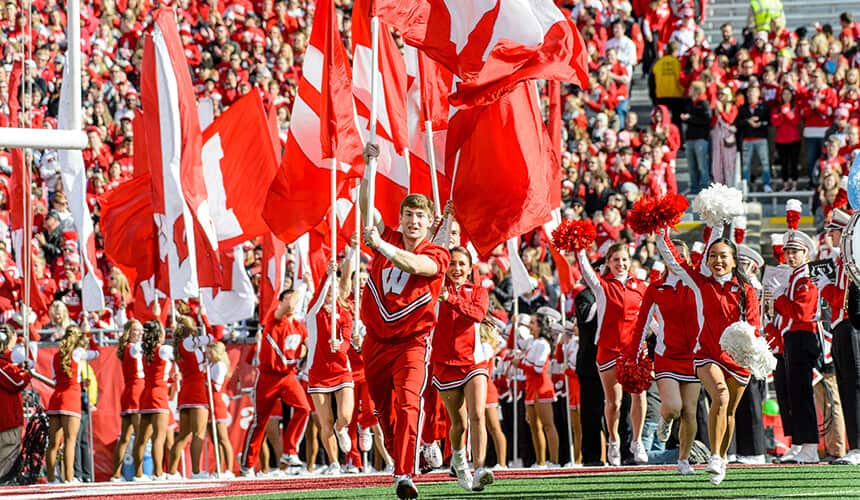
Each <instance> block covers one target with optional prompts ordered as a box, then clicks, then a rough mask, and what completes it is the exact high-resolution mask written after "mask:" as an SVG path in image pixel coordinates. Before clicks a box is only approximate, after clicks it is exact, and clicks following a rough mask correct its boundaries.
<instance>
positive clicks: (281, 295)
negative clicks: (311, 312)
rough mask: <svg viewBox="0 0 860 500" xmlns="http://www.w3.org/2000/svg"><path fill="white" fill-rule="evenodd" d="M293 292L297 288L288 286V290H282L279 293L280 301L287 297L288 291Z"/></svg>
mask: <svg viewBox="0 0 860 500" xmlns="http://www.w3.org/2000/svg"><path fill="white" fill-rule="evenodd" d="M293 292H295V290H294V289H292V288H287V289H286V290H284V291H283V292H281V293H280V294H278V302H280V301H282V300H284V297H286V296H287V294H288V293H293Z"/></svg>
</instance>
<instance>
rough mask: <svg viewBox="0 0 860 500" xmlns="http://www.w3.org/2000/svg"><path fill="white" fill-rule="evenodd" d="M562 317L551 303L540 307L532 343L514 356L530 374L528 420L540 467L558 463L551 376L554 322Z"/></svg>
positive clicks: (533, 321) (532, 323)
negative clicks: (551, 306) (548, 462)
mask: <svg viewBox="0 0 860 500" xmlns="http://www.w3.org/2000/svg"><path fill="white" fill-rule="evenodd" d="M549 311H551V312H553V313H555V316H556V317H555V318H551V317H550V316H548V315H547V313H548V312H549ZM560 319H561V315H559V314H558V312H557V311H554V310H553V309H550V308H548V307H542V308H541V309H539V310H538V313H537V314H536V315H535V316H533V317H532V319H531V321H530V322H529V325H528V328H529V331H530V333H531V335H532V338H531V339H530V341H529V344H528V346H527V347H526V348H525V350H524V351H523V353H522V355H521V357H519V358H514V366H519V367H521V368H522V369H523V372H524V373H525V376H526V384H525V385H526V390H525V407H526V423H528V425H529V428H531V435H532V444H533V445H534V450H535V465H537V466H539V467H546V466H549V467H558V430H557V429H556V427H555V418H554V417H553V411H552V404H553V403H554V402H555V388H554V387H553V385H552V379H551V378H550V362H549V360H550V356H551V355H552V344H551V341H552V339H553V333H552V327H551V322H552V321H553V320H556V321H558V320H560ZM544 433H545V434H546V435H544ZM547 447H549V457H550V462H551V463H550V464H547V463H546V455H547Z"/></svg>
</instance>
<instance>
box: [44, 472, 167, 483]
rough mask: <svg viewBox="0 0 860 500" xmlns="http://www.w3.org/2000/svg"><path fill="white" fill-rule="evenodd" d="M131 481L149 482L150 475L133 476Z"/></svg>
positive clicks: (150, 480) (150, 479)
mask: <svg viewBox="0 0 860 500" xmlns="http://www.w3.org/2000/svg"><path fill="white" fill-rule="evenodd" d="M132 482H135V483H151V482H152V477H150V476H147V475H146V474H144V475H142V476H135V478H134V479H132ZM50 484H58V481H54V482H53V483H50Z"/></svg>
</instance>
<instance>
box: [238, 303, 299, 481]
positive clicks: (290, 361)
mask: <svg viewBox="0 0 860 500" xmlns="http://www.w3.org/2000/svg"><path fill="white" fill-rule="evenodd" d="M300 295H301V294H299V293H296V292H295V291H294V290H292V289H289V290H284V291H283V292H281V295H280V297H278V299H279V304H278V306H277V308H275V309H273V310H271V311H270V312H269V314H268V315H267V318H266V320H265V321H264V322H263V325H265V332H264V334H265V337H264V339H263V341H262V342H261V343H260V352H259V356H260V364H259V366H258V367H257V369H258V376H257V381H256V384H255V386H256V395H257V398H256V411H255V413H254V420H253V421H252V422H251V425H250V427H248V431H247V433H246V434H245V449H244V451H243V453H242V471H243V473H244V474H245V475H246V476H250V477H253V475H254V469H255V467H256V466H257V462H258V458H259V454H260V446H261V445H262V443H263V438H264V437H265V432H266V425H267V423H268V421H269V416H270V415H271V413H272V410H273V409H274V406H275V405H276V404H280V403H281V401H283V402H284V403H286V404H287V405H288V406H290V407H292V408H293V414H292V417H290V421H289V423H288V424H287V428H286V429H285V431H284V432H286V433H287V436H286V442H285V446H284V450H283V452H284V454H285V455H286V457H285V458H283V459H282V461H284V460H285V461H286V464H285V465H287V466H288V467H301V465H302V462H301V460H299V457H298V446H299V440H300V439H301V436H302V434H303V433H304V431H305V426H306V424H307V421H308V416H309V414H310V411H311V407H310V404H308V400H307V397H306V395H305V391H304V389H302V386H301V385H300V384H299V381H298V379H297V378H296V374H297V372H298V370H297V367H298V364H299V362H301V358H302V356H303V355H304V341H305V338H306V337H307V329H306V328H305V325H304V323H302V322H301V321H300V320H299V318H298V317H297V316H296V312H297V309H296V307H297V305H298V301H299V299H300V297H299V296H300ZM309 465H310V464H309Z"/></svg>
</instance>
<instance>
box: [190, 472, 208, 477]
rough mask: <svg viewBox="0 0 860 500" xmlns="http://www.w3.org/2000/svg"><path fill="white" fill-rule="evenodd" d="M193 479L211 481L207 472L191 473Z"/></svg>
mask: <svg viewBox="0 0 860 500" xmlns="http://www.w3.org/2000/svg"><path fill="white" fill-rule="evenodd" d="M191 479H209V473H208V472H206V471H200V472H197V473H194V472H192V473H191Z"/></svg>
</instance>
